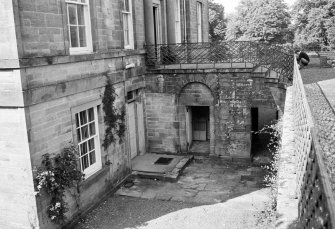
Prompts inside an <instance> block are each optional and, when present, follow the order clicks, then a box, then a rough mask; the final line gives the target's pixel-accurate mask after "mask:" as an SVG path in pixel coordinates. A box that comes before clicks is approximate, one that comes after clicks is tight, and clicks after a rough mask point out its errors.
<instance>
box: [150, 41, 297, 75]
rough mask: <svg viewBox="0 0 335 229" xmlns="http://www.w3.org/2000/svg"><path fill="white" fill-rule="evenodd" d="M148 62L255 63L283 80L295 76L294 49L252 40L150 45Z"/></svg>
mask: <svg viewBox="0 0 335 229" xmlns="http://www.w3.org/2000/svg"><path fill="white" fill-rule="evenodd" d="M146 51H147V56H146V63H147V65H148V66H151V67H157V66H162V65H174V64H210V63H252V64H254V66H265V67H267V68H268V69H269V70H272V71H275V72H277V73H278V78H279V81H281V82H290V81H291V80H292V78H293V59H294V55H293V51H292V50H288V49H286V48H284V47H282V46H278V45H270V44H266V43H259V42H251V41H232V42H207V43H206V42H204V43H186V44H159V45H147V46H146Z"/></svg>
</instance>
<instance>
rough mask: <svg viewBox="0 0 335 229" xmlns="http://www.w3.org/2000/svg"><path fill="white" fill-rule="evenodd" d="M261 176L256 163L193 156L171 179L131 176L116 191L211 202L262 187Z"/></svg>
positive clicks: (120, 193)
mask: <svg viewBox="0 0 335 229" xmlns="http://www.w3.org/2000/svg"><path fill="white" fill-rule="evenodd" d="M263 177H264V171H263V169H262V168H261V167H258V166H251V165H247V164H240V163H232V162H228V161H224V160H220V159H208V158H197V159H195V161H194V162H192V163H191V164H190V165H189V166H188V167H187V168H186V169H185V170H184V172H183V174H182V175H181V177H180V178H179V180H178V181H177V182H175V183H171V182H164V181H159V180H151V179H140V178H134V179H133V182H134V185H133V186H132V187H130V188H126V187H124V186H123V187H121V188H120V189H119V190H118V191H117V192H116V195H122V196H131V197H140V198H145V199H158V200H175V201H183V202H194V203H202V204H213V203H220V202H223V201H226V200H228V199H230V198H233V197H236V196H239V195H243V194H246V193H249V192H252V191H256V190H258V189H260V188H262V187H263Z"/></svg>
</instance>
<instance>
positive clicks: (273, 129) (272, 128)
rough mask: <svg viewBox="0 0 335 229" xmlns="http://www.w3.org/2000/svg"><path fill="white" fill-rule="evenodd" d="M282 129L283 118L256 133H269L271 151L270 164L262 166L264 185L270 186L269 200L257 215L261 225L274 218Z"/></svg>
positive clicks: (272, 221) (268, 222) (269, 222)
mask: <svg viewBox="0 0 335 229" xmlns="http://www.w3.org/2000/svg"><path fill="white" fill-rule="evenodd" d="M282 129H283V120H282V119H280V120H278V121H277V122H275V123H273V124H271V125H268V126H265V127H264V128H263V129H262V130H260V131H258V132H257V134H263V133H266V134H270V136H271V138H270V142H269V144H268V146H267V147H268V149H269V150H270V152H271V153H272V156H273V159H272V161H271V163H270V165H267V166H264V169H266V171H267V175H266V176H265V178H264V181H265V185H266V186H267V187H269V188H270V202H268V203H266V206H265V209H264V211H263V212H262V213H261V214H260V215H259V217H258V223H259V224H261V225H271V224H274V222H275V220H276V210H277V195H278V169H279V153H280V150H281V144H280V142H281V137H282Z"/></svg>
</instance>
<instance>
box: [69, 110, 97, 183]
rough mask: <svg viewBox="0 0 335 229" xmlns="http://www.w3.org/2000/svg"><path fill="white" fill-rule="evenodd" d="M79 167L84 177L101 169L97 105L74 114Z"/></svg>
mask: <svg viewBox="0 0 335 229" xmlns="http://www.w3.org/2000/svg"><path fill="white" fill-rule="evenodd" d="M75 119H76V133H77V140H78V148H79V158H80V168H81V171H82V172H83V173H85V177H86V178H87V177H89V176H90V175H92V174H93V173H95V172H96V171H98V170H99V169H101V154H100V140H99V134H98V133H99V131H98V112H97V107H92V108H89V109H87V110H82V111H80V112H78V113H76V114H75Z"/></svg>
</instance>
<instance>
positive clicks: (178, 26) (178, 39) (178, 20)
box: [174, 0, 182, 43]
mask: <svg viewBox="0 0 335 229" xmlns="http://www.w3.org/2000/svg"><path fill="white" fill-rule="evenodd" d="M174 1H175V10H176V20H175V34H176V43H181V40H182V39H181V8H180V0H174Z"/></svg>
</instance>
